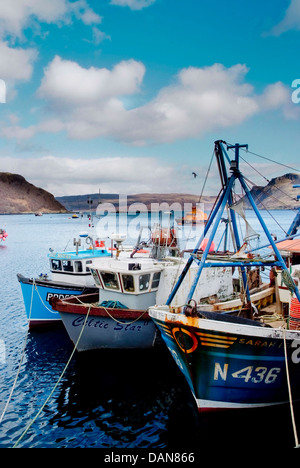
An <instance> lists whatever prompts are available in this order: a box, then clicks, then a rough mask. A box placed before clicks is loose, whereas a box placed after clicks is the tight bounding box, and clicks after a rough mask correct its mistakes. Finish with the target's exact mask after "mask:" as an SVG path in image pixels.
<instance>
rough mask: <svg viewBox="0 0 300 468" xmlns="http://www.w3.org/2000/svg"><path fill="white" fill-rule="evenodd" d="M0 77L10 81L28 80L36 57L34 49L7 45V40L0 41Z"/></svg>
mask: <svg viewBox="0 0 300 468" xmlns="http://www.w3.org/2000/svg"><path fill="white" fill-rule="evenodd" d="M0 57H1V60H0V77H1V78H2V79H3V80H5V81H9V82H12V83H15V82H16V81H28V80H29V79H30V78H31V75H32V71H33V63H34V61H35V60H36V58H37V51H36V50H35V49H20V48H12V47H9V45H8V44H7V42H1V41H0Z"/></svg>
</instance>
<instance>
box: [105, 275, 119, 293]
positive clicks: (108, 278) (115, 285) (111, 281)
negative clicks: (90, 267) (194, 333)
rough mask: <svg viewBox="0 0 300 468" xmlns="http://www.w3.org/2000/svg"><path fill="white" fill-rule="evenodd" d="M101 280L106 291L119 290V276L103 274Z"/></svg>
mask: <svg viewBox="0 0 300 468" xmlns="http://www.w3.org/2000/svg"><path fill="white" fill-rule="evenodd" d="M101 278H102V281H103V284H104V287H105V288H106V289H114V290H119V289H120V288H119V282H118V278H117V275H116V274H115V273H110V272H105V271H102V272H101Z"/></svg>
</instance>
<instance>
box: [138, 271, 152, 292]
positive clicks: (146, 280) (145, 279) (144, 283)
mask: <svg viewBox="0 0 300 468" xmlns="http://www.w3.org/2000/svg"><path fill="white" fill-rule="evenodd" d="M149 284H150V274H146V275H140V276H139V290H140V291H147V290H148V288H149Z"/></svg>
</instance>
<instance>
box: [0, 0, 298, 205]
mask: <svg viewBox="0 0 300 468" xmlns="http://www.w3.org/2000/svg"><path fill="white" fill-rule="evenodd" d="M299 51H300V0H276V1H275V2H274V1H270V0H265V1H264V2H261V1H258V0H252V1H251V2H245V1H241V0H227V1H221V0H219V1H218V0H216V1H215V2H208V1H205V0H72V1H71V0H10V2H7V0H0V79H2V80H3V81H4V83H5V85H6V93H5V96H4V95H3V90H2V99H1V95H0V101H2V102H1V104H0V115H1V117H0V120H1V125H0V136H1V138H0V158H1V159H0V171H1V172H5V171H9V172H13V173H18V174H21V175H23V176H24V177H25V178H26V179H27V180H28V181H30V182H32V183H34V184H35V185H37V186H39V187H42V188H44V189H46V190H49V191H50V192H52V193H53V194H54V195H55V196H62V195H75V194H86V193H95V192H98V190H99V189H100V190H101V192H102V193H109V192H119V193H126V194H130V193H142V192H182V193H195V194H199V193H200V192H201V189H202V185H203V182H204V176H205V174H206V171H207V168H208V165H209V162H210V159H211V156H212V152H213V143H214V141H215V140H216V139H223V140H225V141H228V142H229V143H236V142H239V143H243V144H245V143H247V144H248V145H249V150H250V151H251V152H253V153H257V154H260V155H262V156H266V157H268V158H270V159H272V160H274V161H278V162H279V163H281V164H285V165H287V166H290V167H291V168H295V169H298V168H299V169H300V160H299V154H300V150H299V148H300V132H299V123H300V103H298V102H297V100H295V99H294V101H295V102H293V100H292V93H293V92H294V93H295V94H294V96H296V97H297V96H298V94H297V87H298V86H299V85H300V82H299V85H297V87H296V88H292V83H293V81H294V80H297V79H300V63H299V60H298V57H299ZM299 97H300V92H299ZM4 101H5V102H4ZM244 157H245V158H247V160H248V161H249V163H250V164H251V165H255V166H256V167H257V169H258V170H259V172H262V173H264V174H265V176H266V177H267V178H268V179H270V178H272V177H275V176H278V175H282V174H284V173H286V172H289V171H290V172H292V170H290V169H288V168H285V167H284V166H278V165H276V164H272V163H270V162H269V161H268V160H265V159H261V158H257V157H256V156H254V155H253V154H251V153H248V154H245V156H244ZM193 171H195V172H197V174H198V177H197V178H196V179H194V178H193V177H192V172H193ZM245 171H246V174H247V171H248V167H247V166H246V168H245ZM253 181H254V182H255V183H258V184H265V180H264V179H262V178H259V177H257V176H254V179H253ZM217 191H218V184H217V174H216V173H213V174H212V175H211V177H210V178H209V179H208V184H207V188H206V193H209V194H215V193H216V192H217Z"/></svg>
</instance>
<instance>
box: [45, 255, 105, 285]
mask: <svg viewBox="0 0 300 468" xmlns="http://www.w3.org/2000/svg"><path fill="white" fill-rule="evenodd" d="M109 255H110V254H109V252H108V251H107V250H106V249H94V250H83V251H79V252H66V253H63V252H58V253H55V254H50V255H48V257H49V262H50V271H51V274H52V279H53V281H58V282H63V283H72V284H74V285H85V286H88V287H95V283H94V279H93V276H92V274H91V270H90V267H91V264H92V261H93V260H94V259H95V258H104V257H108V256H109Z"/></svg>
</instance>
